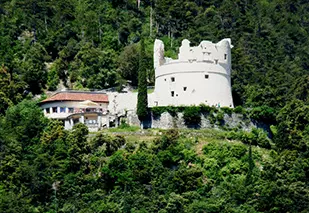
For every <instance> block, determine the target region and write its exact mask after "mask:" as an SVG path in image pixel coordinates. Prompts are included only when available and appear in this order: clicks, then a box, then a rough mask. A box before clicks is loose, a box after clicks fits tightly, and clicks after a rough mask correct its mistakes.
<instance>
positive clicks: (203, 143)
mask: <svg viewBox="0 0 309 213" xmlns="http://www.w3.org/2000/svg"><path fill="white" fill-rule="evenodd" d="M308 14H309V4H308V1H307V0H256V1H253V0H223V1H219V0H209V1H203V0H195V1H193V0H192V1H191V0H155V1H152V0H150V1H142V0H141V1H135V0H126V1H122V0H97V1H90V0H41V1H38V0H18V1H16V0H1V2H0V212H11V213H13V212H14V213H15V212H16V213H17V212H18V213H19V212H50V213H52V212H63V213H64V212H79V213H82V212H117V213H118V212H119V213H120V212H132V213H142V212H143V213H144V212H160V213H174V212H205V213H206V212H218V213H219V212H226V213H230V212H248V213H249V212H250V213H251V212H272V213H275V212H277V213H282V212H309V182H308V180H309V160H308V159H309V93H308V89H309V15H308ZM226 37H230V38H231V39H232V43H233V45H234V48H233V49H232V67H233V71H232V87H233V98H234V102H235V105H236V106H238V107H236V108H235V109H233V110H232V109H228V108H227V109H225V110H227V112H229V113H230V114H231V113H232V112H237V113H243V115H244V116H248V118H249V119H251V118H253V119H255V120H259V121H262V122H264V123H265V124H266V125H268V126H270V133H269V135H268V136H270V138H268V137H267V134H266V133H264V132H263V131H262V130H256V129H255V130H253V131H252V132H243V131H240V130H239V129H237V128H235V129H233V130H230V131H223V130H221V131H216V130H199V131H193V130H192V131H191V130H190V131H185V130H181V131H177V130H172V131H168V132H163V133H162V132H160V134H154V135H153V136H152V139H151V140H148V139H147V140H145V141H143V140H144V139H143V137H142V136H141V135H140V137H138V138H133V140H131V139H132V137H131V138H129V139H128V138H123V137H120V136H114V135H113V136H111V135H109V134H105V133H106V132H105V133H102V132H100V133H99V134H98V135H92V136H89V135H88V130H87V128H86V127H85V126H84V125H82V124H78V125H75V126H74V129H73V130H72V131H65V130H64V129H63V126H62V125H61V123H59V122H57V121H52V120H47V119H46V118H45V117H44V115H43V113H42V111H41V109H40V108H39V107H38V106H37V104H36V101H33V100H32V99H33V97H34V95H37V94H43V93H45V92H46V91H47V90H56V89H57V87H58V86H59V84H60V82H62V83H63V84H64V85H65V86H66V87H68V88H71V89H104V88H110V87H116V88H117V89H121V85H123V84H124V83H126V82H129V83H130V84H131V85H132V86H136V85H137V82H138V79H137V77H138V74H137V72H138V67H139V46H140V45H139V41H140V40H143V41H144V44H145V51H144V52H145V58H146V59H147V60H143V62H145V63H143V66H146V67H147V71H148V73H147V76H148V84H149V85H152V84H153V83H154V76H153V73H154V72H153V68H152V67H153V65H152V54H153V53H152V48H153V42H154V39H155V38H160V39H161V40H163V41H164V43H165V50H166V52H165V53H166V56H168V57H176V56H177V52H178V47H179V45H180V43H181V40H182V39H184V38H187V39H189V40H190V41H191V42H192V44H193V45H197V44H198V43H199V42H200V41H201V40H204V39H207V40H211V41H213V42H217V41H219V40H221V39H222V38H226ZM204 107H206V106H204ZM208 108H209V110H211V108H210V107H208ZM208 108H207V109H208ZM166 109H167V110H168V111H171V112H174V113H176V112H177V111H175V110H177V109H176V108H172V107H167V108H166ZM192 109H194V110H193V113H192ZM157 110H158V109H157ZM200 110H201V109H199V108H198V107H188V108H187V109H186V110H185V112H184V113H187V114H188V115H190V116H191V117H190V116H189V118H192V114H193V115H194V116H195V117H196V116H197V117H198V118H199V119H200V117H199V116H200ZM154 111H155V109H153V112H154ZM218 115H220V116H224V114H222V113H221V114H219V113H218V114H217V116H218ZM194 116H193V118H195V117H194ZM193 120H194V119H193ZM151 131H152V130H151ZM153 131H158V130H153ZM161 133H162V135H161ZM138 134H142V133H140V132H138ZM159 135H160V136H159ZM131 136H132V135H131Z"/></svg>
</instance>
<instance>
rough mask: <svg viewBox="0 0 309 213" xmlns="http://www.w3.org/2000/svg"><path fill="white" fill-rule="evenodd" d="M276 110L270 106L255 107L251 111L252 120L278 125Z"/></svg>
mask: <svg viewBox="0 0 309 213" xmlns="http://www.w3.org/2000/svg"><path fill="white" fill-rule="evenodd" d="M276 115H277V114H276V110H275V109H274V108H272V107H268V106H260V107H255V108H253V109H251V110H250V111H249V116H250V118H252V119H254V120H257V121H263V122H264V123H267V124H274V123H276Z"/></svg>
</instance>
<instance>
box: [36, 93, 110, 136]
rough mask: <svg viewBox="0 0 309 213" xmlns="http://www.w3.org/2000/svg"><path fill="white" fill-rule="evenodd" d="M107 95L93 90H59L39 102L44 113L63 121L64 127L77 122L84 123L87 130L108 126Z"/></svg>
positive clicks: (69, 127) (71, 125) (96, 129)
mask: <svg viewBox="0 0 309 213" xmlns="http://www.w3.org/2000/svg"><path fill="white" fill-rule="evenodd" d="M108 103H109V101H108V96H107V95H106V94H104V93H98V92H96V93H94V92H85V91H84V92H76V91H70V92H68V91H66V92H59V93H57V94H55V95H53V96H52V97H50V98H47V99H45V100H43V101H42V102H40V107H41V108H42V109H43V112H44V115H45V116H46V117H48V118H50V119H57V120H61V121H63V124H64V127H65V129H67V130H69V129H72V128H73V126H74V125H75V124H77V123H83V124H85V125H86V126H87V127H88V129H89V131H98V130H99V129H101V128H103V127H109V117H108Z"/></svg>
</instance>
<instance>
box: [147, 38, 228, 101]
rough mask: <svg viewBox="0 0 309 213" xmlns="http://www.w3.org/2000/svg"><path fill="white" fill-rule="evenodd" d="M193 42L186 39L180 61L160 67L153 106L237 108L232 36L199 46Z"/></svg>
mask: <svg viewBox="0 0 309 213" xmlns="http://www.w3.org/2000/svg"><path fill="white" fill-rule="evenodd" d="M189 43H190V42H189V41H188V40H184V41H183V42H182V46H181V47H180V53H179V59H178V60H172V61H170V62H167V63H165V64H163V65H162V66H159V67H157V68H156V70H155V75H156V82H155V95H154V97H152V98H151V100H150V101H151V103H150V105H154V106H167V105H174V106H180V105H187V106H188V105H199V104H201V103H203V104H206V105H210V106H212V105H213V106H218V105H220V106H226V107H233V99H232V93H231V77H230V73H231V47H232V46H231V44H230V43H231V41H230V39H223V40H222V41H220V42H218V43H217V44H214V43H212V42H210V41H202V42H201V43H200V45H199V46H197V47H190V46H189ZM205 75H206V77H205ZM172 78H174V81H172ZM185 87H186V88H185ZM172 92H174V96H172ZM152 102H153V103H152Z"/></svg>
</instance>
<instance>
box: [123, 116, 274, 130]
mask: <svg viewBox="0 0 309 213" xmlns="http://www.w3.org/2000/svg"><path fill="white" fill-rule="evenodd" d="M127 122H128V124H129V125H133V126H139V125H140V122H139V120H138V117H137V115H136V113H135V112H134V111H129V112H128V113H127ZM144 125H145V127H148V128H159V129H171V128H181V129H185V128H205V129H206V128H222V127H224V128H227V129H233V128H239V129H242V130H245V131H250V130H251V129H252V128H263V129H264V130H266V131H267V132H268V130H269V127H268V126H267V125H265V124H263V123H259V122H256V121H254V120H251V119H249V118H246V117H244V116H243V115H242V114H236V113H232V114H230V115H228V114H224V118H223V120H222V121H220V122H218V121H215V122H214V120H213V119H211V117H210V116H209V115H207V114H206V115H203V114H201V123H200V125H198V126H187V125H186V124H185V121H184V119H183V114H182V113H177V116H175V117H173V116H171V115H170V114H169V113H168V112H164V113H162V114H161V115H160V116H158V117H154V116H151V117H150V118H149V119H148V120H147V121H146V122H145V124H144Z"/></svg>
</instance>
